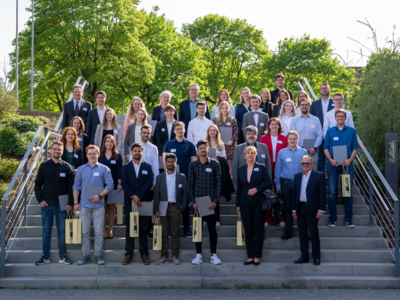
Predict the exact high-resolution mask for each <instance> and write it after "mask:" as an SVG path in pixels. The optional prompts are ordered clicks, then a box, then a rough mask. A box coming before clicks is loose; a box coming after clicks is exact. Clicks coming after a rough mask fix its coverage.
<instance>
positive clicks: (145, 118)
mask: <svg viewBox="0 0 400 300" xmlns="http://www.w3.org/2000/svg"><path fill="white" fill-rule="evenodd" d="M139 111H142V112H143V113H144V117H143V121H142V123H143V124H142V126H143V125H147V112H146V109H145V108H143V107H139V108H138V110H137V111H136V113H135V124H136V125H137V113H138V112H139ZM139 126H140V125H139Z"/></svg>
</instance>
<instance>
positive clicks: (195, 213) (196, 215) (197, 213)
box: [193, 208, 201, 217]
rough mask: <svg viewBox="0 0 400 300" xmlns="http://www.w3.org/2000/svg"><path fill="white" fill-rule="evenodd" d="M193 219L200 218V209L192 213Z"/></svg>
mask: <svg viewBox="0 0 400 300" xmlns="http://www.w3.org/2000/svg"><path fill="white" fill-rule="evenodd" d="M193 216H194V217H201V215H200V208H199V209H198V210H195V211H194V215H193Z"/></svg>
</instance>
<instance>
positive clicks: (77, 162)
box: [61, 147, 84, 170]
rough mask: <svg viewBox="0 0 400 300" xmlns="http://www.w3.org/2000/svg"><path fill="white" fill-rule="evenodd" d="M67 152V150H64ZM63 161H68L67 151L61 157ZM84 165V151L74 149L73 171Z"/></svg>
mask: <svg viewBox="0 0 400 300" xmlns="http://www.w3.org/2000/svg"><path fill="white" fill-rule="evenodd" d="M64 150H65V148H64ZM61 159H62V160H63V161H65V162H66V161H67V153H66V151H64V152H63V154H62V155H61ZM83 164H84V159H83V150H82V149H81V148H75V147H74V161H73V163H72V169H74V170H75V169H78V167H80V166H82V165H83Z"/></svg>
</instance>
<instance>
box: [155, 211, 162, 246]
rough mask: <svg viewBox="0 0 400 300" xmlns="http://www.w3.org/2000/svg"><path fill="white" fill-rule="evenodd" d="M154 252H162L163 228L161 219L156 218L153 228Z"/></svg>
mask: <svg viewBox="0 0 400 300" xmlns="http://www.w3.org/2000/svg"><path fill="white" fill-rule="evenodd" d="M153 250H162V226H161V221H160V218H156V223H155V224H154V227H153Z"/></svg>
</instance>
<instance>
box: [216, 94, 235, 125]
mask: <svg viewBox="0 0 400 300" xmlns="http://www.w3.org/2000/svg"><path fill="white" fill-rule="evenodd" d="M222 101H226V102H228V103H229V108H230V111H231V116H232V117H235V107H234V106H233V105H232V99H231V96H229V92H228V91H227V90H225V89H222V90H221V91H220V92H219V94H218V97H217V103H216V104H215V106H214V108H213V111H212V114H211V121H212V120H214V118H215V117H216V116H217V114H218V110H219V105H220V104H221V102H222Z"/></svg>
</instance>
